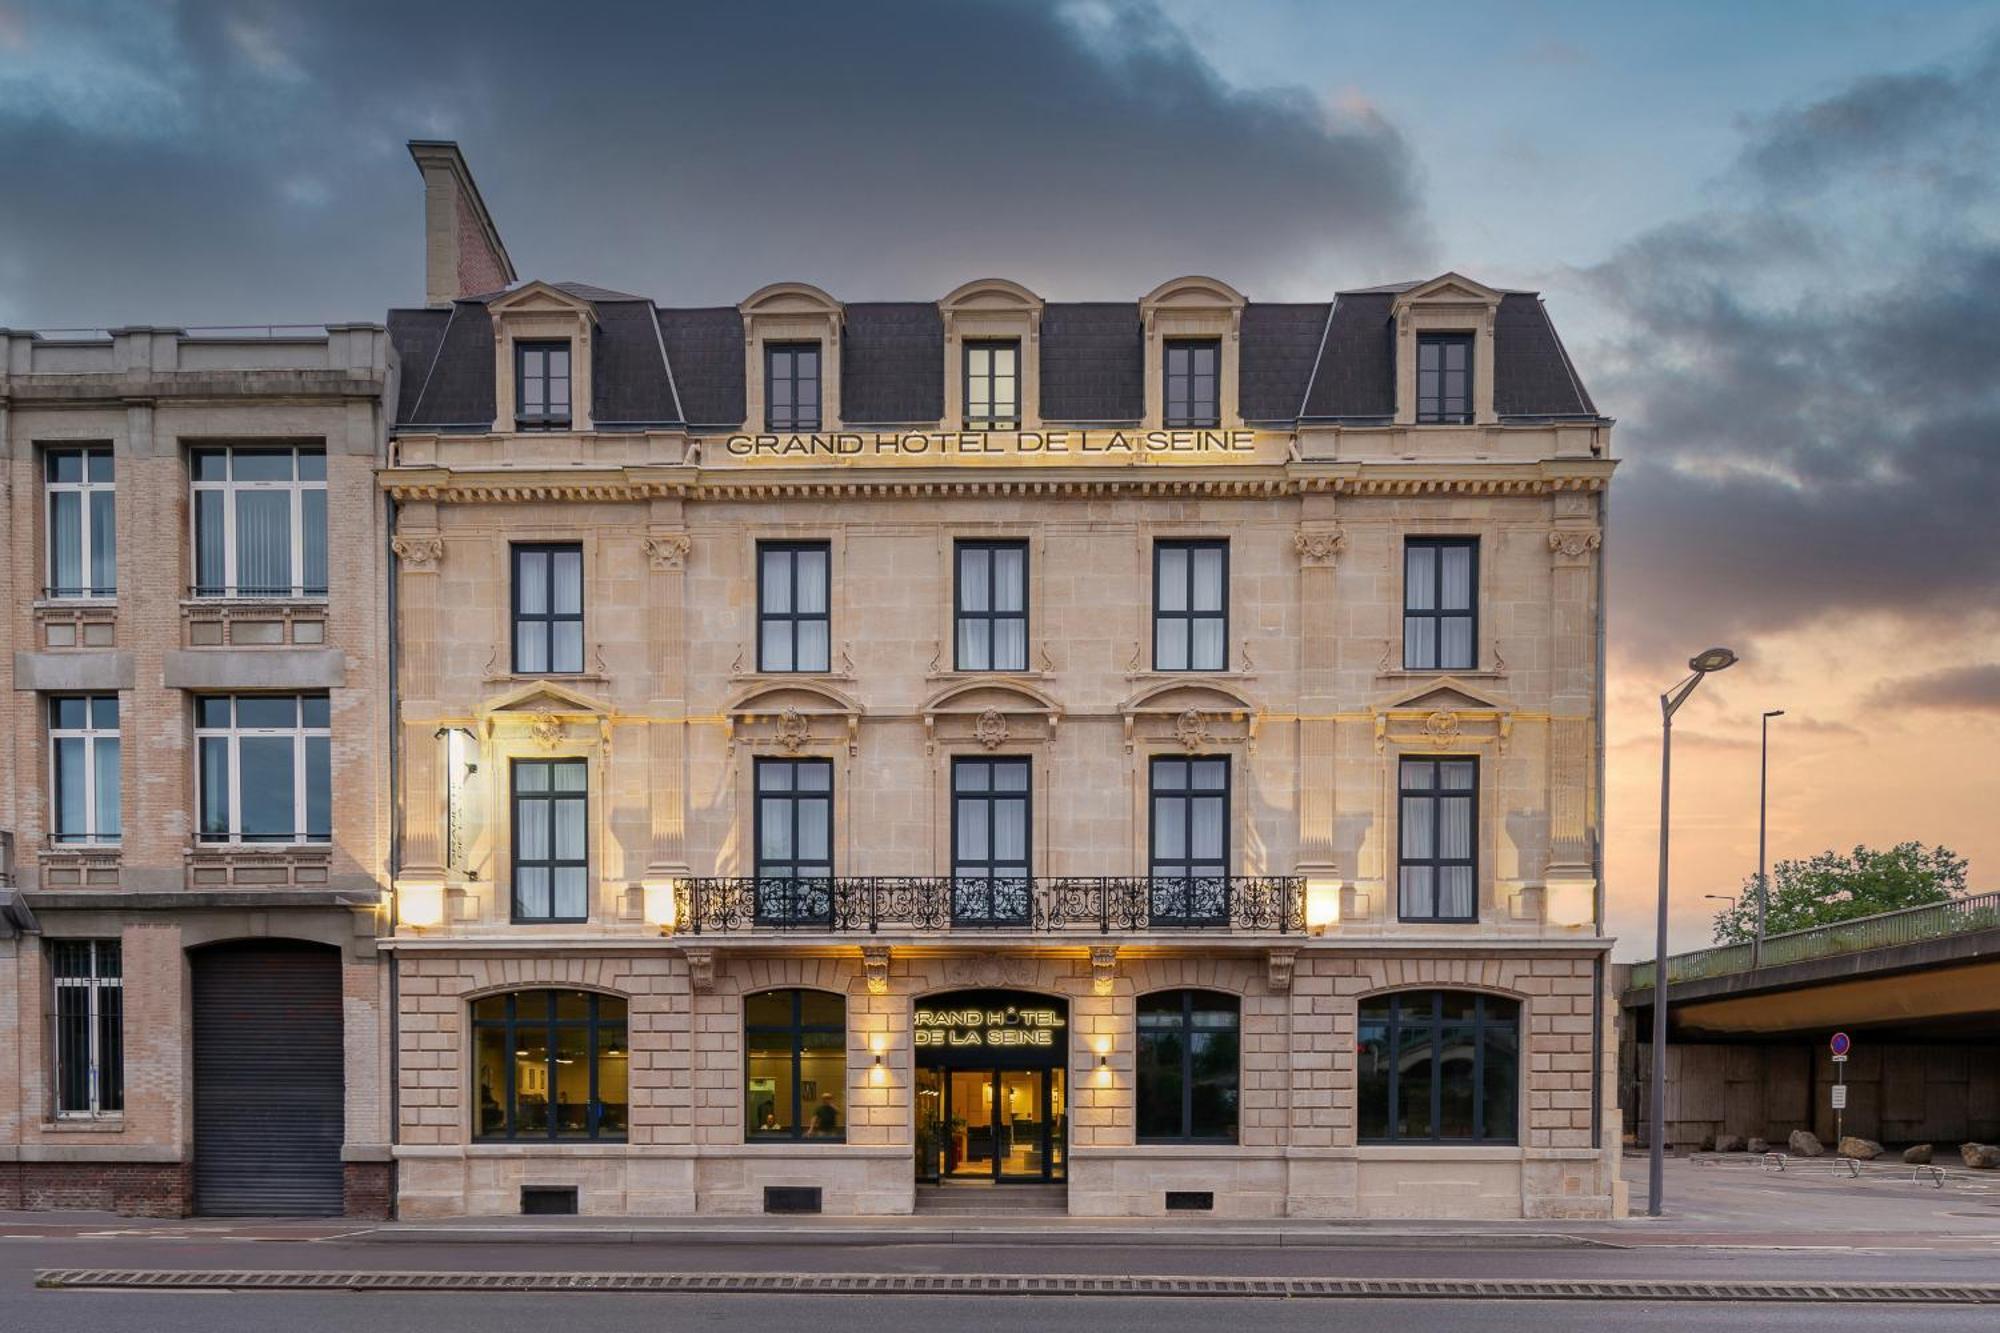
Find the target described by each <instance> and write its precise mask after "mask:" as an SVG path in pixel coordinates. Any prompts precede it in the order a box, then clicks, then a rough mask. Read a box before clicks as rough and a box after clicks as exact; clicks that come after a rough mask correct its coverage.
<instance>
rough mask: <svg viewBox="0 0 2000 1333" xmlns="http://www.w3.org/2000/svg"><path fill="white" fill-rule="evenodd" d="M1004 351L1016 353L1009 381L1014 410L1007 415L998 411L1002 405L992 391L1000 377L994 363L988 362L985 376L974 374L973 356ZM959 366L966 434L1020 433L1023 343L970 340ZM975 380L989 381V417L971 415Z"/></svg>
mask: <svg viewBox="0 0 2000 1333" xmlns="http://www.w3.org/2000/svg"><path fill="white" fill-rule="evenodd" d="M1003 347H1004V348H1007V349H1009V350H1011V351H1012V352H1013V353H1014V373H1013V375H1012V376H1011V377H1010V378H1011V379H1012V380H1013V381H1014V398H1013V401H1012V402H1011V403H1009V404H1008V406H1009V407H1011V408H1012V409H1013V410H1012V411H1011V412H1007V413H1004V414H1003V413H1002V412H1001V411H1000V410H999V408H1000V403H999V401H998V399H997V397H996V395H995V394H994V391H993V381H994V380H995V379H997V378H999V377H998V376H996V375H995V374H994V373H993V366H992V362H991V361H988V362H987V368H986V372H985V373H984V374H983V375H980V374H976V373H974V371H973V369H972V354H973V352H974V351H976V350H983V351H992V350H995V349H997V348H1003ZM958 364H959V381H958V385H959V391H960V400H959V409H960V412H961V414H962V415H963V416H964V418H965V428H966V429H967V430H1019V429H1021V379H1022V374H1021V340H1020V339H1019V338H967V339H966V340H965V341H964V343H963V344H962V345H961V347H960V350H959V358H958ZM975 379H984V380H986V381H987V389H986V404H987V413H986V415H985V416H983V417H982V416H975V415H973V411H972V382H973V381H974V380H975Z"/></svg>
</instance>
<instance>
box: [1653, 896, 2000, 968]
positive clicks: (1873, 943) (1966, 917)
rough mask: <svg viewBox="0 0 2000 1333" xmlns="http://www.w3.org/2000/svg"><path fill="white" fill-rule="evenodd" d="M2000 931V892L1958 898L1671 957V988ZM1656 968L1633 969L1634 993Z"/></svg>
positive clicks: (1669, 957)
mask: <svg viewBox="0 0 2000 1333" xmlns="http://www.w3.org/2000/svg"><path fill="white" fill-rule="evenodd" d="M1996 926H2000V893H1978V894H1973V895H1971V896H1970V897H1965V898H1954V899H1952V900H1951V901H1950V902H1943V903H1932V904H1930V905H1929V906H1927V907H1906V908H1903V909H1902V910H1900V911H1896V912H1878V913H1877V914H1875V915H1874V916H1857V917H1855V918H1853V919H1852V920H1848V921H1836V922H1834V923H1833V924H1832V925H1830V926H1814V927H1812V928H1811V929H1809V930H1793V931H1787V932H1786V933H1784V934H1783V935H1766V936H1765V937H1764V946H1763V948H1762V949H1761V950H1753V948H1752V946H1751V945H1749V944H1747V943H1746V944H1723V945H1718V946H1717V947H1715V948H1713V949H1697V950H1695V951H1694V952H1693V953H1677V954H1670V955H1668V957H1667V984H1668V985H1670V986H1671V985H1674V984H1676V983H1678V982H1683V981H1705V980H1707V979H1708V978H1710V977H1723V976H1731V975H1734V974H1736V973H1739V972H1748V971H1750V970H1751V969H1752V968H1753V967H1782V966H1784V965H1785V964H1787V963H1804V962H1810V961H1811V960H1813V959H1815V958H1831V957H1834V956H1835V955H1837V954H1849V953H1865V952H1867V951H1868V950H1870V949H1889V948H1893V947H1895V946H1896V945H1899V944H1915V943H1917V942H1918V941H1920V940H1932V939H1938V938H1941V937H1943V936H1946V935H1963V934H1965V933H1966V932H1967V931H1973V930H1991V929H1993V928H1995V927H1996ZM1653 970H1654V968H1653V963H1652V962H1651V961H1650V960H1648V961H1646V962H1643V963H1635V964H1634V965H1633V967H1632V980H1631V982H1630V984H1629V988H1630V989H1632V990H1651V989H1652V986H1653Z"/></svg>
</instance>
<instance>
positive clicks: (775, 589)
mask: <svg viewBox="0 0 2000 1333" xmlns="http://www.w3.org/2000/svg"><path fill="white" fill-rule="evenodd" d="M832 564H833V555H832V550H831V548H830V547H829V546H828V545H827V543H825V542H762V543H759V544H758V547H757V669H758V670H759V671H825V670H827V669H828V663H829V660H830V659H829V652H830V648H831V637H830V636H831V632H832V631H831V623H832V622H831V620H830V618H829V616H828V613H827V593H828V581H829V578H830V570H831V568H832Z"/></svg>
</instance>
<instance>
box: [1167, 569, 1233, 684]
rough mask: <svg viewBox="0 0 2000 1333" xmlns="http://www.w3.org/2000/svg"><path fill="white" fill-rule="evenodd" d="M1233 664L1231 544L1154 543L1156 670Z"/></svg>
mask: <svg viewBox="0 0 2000 1333" xmlns="http://www.w3.org/2000/svg"><path fill="white" fill-rule="evenodd" d="M1228 664H1229V543H1228V542H1226V541H1162V542H1155V543H1154V544H1153V670H1155V671H1223V670H1226V669H1227V668H1228Z"/></svg>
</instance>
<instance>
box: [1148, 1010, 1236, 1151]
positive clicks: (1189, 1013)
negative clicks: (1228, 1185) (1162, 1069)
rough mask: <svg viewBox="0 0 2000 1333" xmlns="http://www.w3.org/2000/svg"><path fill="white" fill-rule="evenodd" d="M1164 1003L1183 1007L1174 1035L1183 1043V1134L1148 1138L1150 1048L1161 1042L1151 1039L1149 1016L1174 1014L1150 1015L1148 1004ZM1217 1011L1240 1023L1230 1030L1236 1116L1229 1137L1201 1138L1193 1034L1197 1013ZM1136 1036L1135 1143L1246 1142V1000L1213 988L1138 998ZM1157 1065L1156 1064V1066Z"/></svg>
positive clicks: (1207, 1135) (1232, 1084) (1181, 1062)
mask: <svg viewBox="0 0 2000 1333" xmlns="http://www.w3.org/2000/svg"><path fill="white" fill-rule="evenodd" d="M1164 997H1173V998H1175V999H1177V1000H1178V1001H1179V1023H1178V1024H1177V1025H1176V1026H1175V1027H1174V1033H1175V1034H1176V1035H1177V1037H1178V1039H1179V1042H1180V1103H1181V1106H1180V1128H1181V1132H1180V1133H1178V1134H1148V1133H1145V1132H1143V1131H1142V1130H1141V1129H1140V1128H1139V1126H1142V1125H1144V1124H1145V1123H1146V1118H1147V1117H1146V1097H1147V1089H1148V1087H1149V1078H1148V1071H1149V1068H1151V1066H1149V1065H1148V1063H1147V1051H1148V1049H1149V1047H1150V1046H1151V1043H1152V1042H1153V1041H1155V1040H1157V1036H1154V1035H1149V1032H1148V1024H1147V1022H1146V1015H1147V1014H1148V1013H1149V1012H1151V1013H1165V1012H1171V1010H1170V1009H1165V1008H1160V1007H1155V1008H1152V1009H1149V1008H1148V1005H1147V1002H1148V1001H1158V1000H1160V999H1162V998H1164ZM1217 1001H1220V1002H1221V1004H1220V1005H1218V1004H1217V1003H1216V1002H1217ZM1218 1008H1227V1009H1228V1011H1229V1012H1230V1013H1231V1014H1232V1015H1233V1016H1234V1018H1235V1020H1236V1021H1235V1023H1234V1025H1233V1026H1231V1027H1230V1028H1229V1029H1228V1031H1229V1032H1230V1033H1231V1035H1232V1037H1233V1038H1234V1041H1235V1046H1236V1068H1235V1072H1234V1076H1233V1079H1232V1081H1231V1086H1230V1091H1229V1095H1230V1098H1231V1106H1232V1111H1233V1114H1232V1115H1231V1116H1230V1120H1231V1122H1232V1123H1231V1124H1230V1127H1229V1132H1228V1133H1227V1134H1201V1133H1197V1132H1196V1125H1195V1090H1196V1081H1197V1080H1196V1077H1195V1053H1194V1043H1193V1041H1192V1040H1191V1035H1190V1034H1192V1033H1193V1032H1194V1031H1195V1030H1196V1029H1195V1024H1194V1015H1195V1012H1196V1010H1197V1009H1200V1010H1202V1011H1203V1012H1207V1011H1210V1010H1213V1009H1218ZM1159 1026H1160V1027H1162V1028H1163V1027H1164V1025H1159ZM1207 1030H1209V1031H1220V1030H1222V1029H1207ZM1133 1033H1134V1036H1133V1042H1134V1047H1135V1052H1136V1053H1135V1056H1134V1061H1133V1069H1134V1073H1133V1082H1134V1089H1133V1127H1134V1129H1133V1140H1134V1142H1137V1143H1218V1144H1219V1143H1240V1142H1242V1140H1243V999H1242V997H1241V996H1238V995H1231V994H1230V993H1229V992H1228V991H1219V990H1215V989H1213V988H1212V987H1205V986H1189V987H1183V988H1180V989H1176V990H1166V991H1153V992H1150V993H1149V994H1146V995H1141V996H1139V997H1138V1002H1137V1007H1136V1011H1135V1014H1134V1019H1133ZM1155 1063H1157V1061H1156V1062H1155ZM1156 1095H1157V1092H1156Z"/></svg>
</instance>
